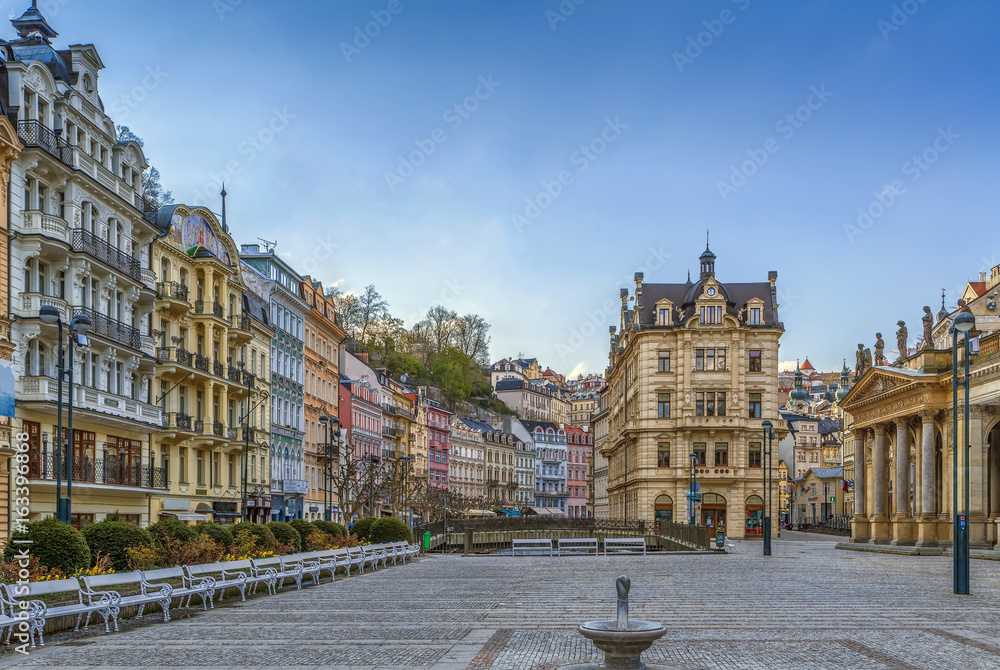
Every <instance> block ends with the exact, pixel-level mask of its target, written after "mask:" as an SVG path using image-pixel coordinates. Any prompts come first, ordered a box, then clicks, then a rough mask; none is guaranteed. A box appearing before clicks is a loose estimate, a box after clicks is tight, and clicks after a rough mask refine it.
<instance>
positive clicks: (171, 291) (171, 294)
mask: <svg viewBox="0 0 1000 670" xmlns="http://www.w3.org/2000/svg"><path fill="white" fill-rule="evenodd" d="M156 293H157V295H159V296H160V298H169V299H171V300H180V301H181V302H187V299H188V287H187V286H185V285H184V284H180V283H178V282H175V281H161V282H157V283H156Z"/></svg>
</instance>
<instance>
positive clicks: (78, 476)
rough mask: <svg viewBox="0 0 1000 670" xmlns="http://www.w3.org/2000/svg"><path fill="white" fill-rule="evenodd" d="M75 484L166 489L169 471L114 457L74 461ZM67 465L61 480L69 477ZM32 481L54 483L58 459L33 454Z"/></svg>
mask: <svg viewBox="0 0 1000 670" xmlns="http://www.w3.org/2000/svg"><path fill="white" fill-rule="evenodd" d="M72 470H73V481H74V482H75V483H80V484H105V485H110V486H125V487H129V488H145V489H161V490H166V488H167V469H166V468H157V467H151V466H149V465H142V464H140V463H133V464H129V463H123V462H122V461H121V460H120V459H118V458H116V457H114V456H105V457H104V458H90V457H84V458H83V459H73V468H72ZM66 472H67V468H66V463H65V462H63V467H62V479H63V480H64V481H65V480H66V479H67V477H66ZM28 478H29V479H46V480H54V479H55V478H56V464H55V458H54V457H53V455H52V454H48V453H42V454H38V453H35V454H32V456H31V458H30V460H29V461H28Z"/></svg>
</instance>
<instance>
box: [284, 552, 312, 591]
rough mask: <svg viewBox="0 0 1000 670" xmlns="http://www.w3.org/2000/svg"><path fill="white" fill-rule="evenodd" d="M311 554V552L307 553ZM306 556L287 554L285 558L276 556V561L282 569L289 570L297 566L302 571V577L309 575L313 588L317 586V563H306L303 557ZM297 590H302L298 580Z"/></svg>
mask: <svg viewBox="0 0 1000 670" xmlns="http://www.w3.org/2000/svg"><path fill="white" fill-rule="evenodd" d="M309 553H312V552H309ZM304 556H306V554H303V553H298V554H289V555H287V556H278V560H279V561H280V562H281V565H282V567H283V568H286V569H289V568H294V567H295V566H299V567H300V568H301V569H302V577H305V576H306V575H309V577H310V578H312V583H313V586H315V585H316V584H319V570H320V567H319V563H318V562H316V561H306V560H305V559H304V558H303V557H304ZM299 588H302V584H301V579H300V580H299Z"/></svg>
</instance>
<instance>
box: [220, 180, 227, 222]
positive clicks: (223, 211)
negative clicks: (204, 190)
mask: <svg viewBox="0 0 1000 670" xmlns="http://www.w3.org/2000/svg"><path fill="white" fill-rule="evenodd" d="M219 195H221V196H222V229H223V230H224V231H226V232H227V233H228V232H229V225H228V224H226V196H227V195H228V193H226V182H222V193H220V194H219Z"/></svg>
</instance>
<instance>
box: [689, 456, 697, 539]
mask: <svg viewBox="0 0 1000 670" xmlns="http://www.w3.org/2000/svg"><path fill="white" fill-rule="evenodd" d="M688 457H689V458H690V459H691V490H690V491H688V507H689V510H688V511H689V514H688V524H689V525H691V526H693V525H694V522H695V518H694V503H695V500H696V499H697V497H698V495H697V493H695V487H697V486H698V483H697V482H696V481H695V475H694V468H695V466H696V465H697V464H698V454H696V453H694V452H693V451H692V452H691V453H690V454H689V456H688Z"/></svg>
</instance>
